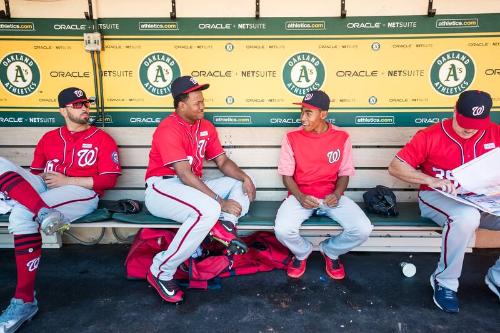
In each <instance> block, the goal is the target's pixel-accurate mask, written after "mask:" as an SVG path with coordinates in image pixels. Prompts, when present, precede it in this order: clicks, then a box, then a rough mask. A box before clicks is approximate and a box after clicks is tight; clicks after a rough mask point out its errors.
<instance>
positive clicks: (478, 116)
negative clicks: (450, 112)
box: [455, 90, 493, 129]
mask: <svg viewBox="0 0 500 333" xmlns="http://www.w3.org/2000/svg"><path fill="white" fill-rule="evenodd" d="M492 105H493V101H492V100H491V96H490V94H488V93H487V92H484V91H480V90H467V91H464V92H462V93H461V94H460V96H459V97H458V101H457V104H456V106H455V110H456V111H457V113H456V119H457V123H458V125H460V127H463V128H466V129H486V128H488V126H489V125H490V123H491V119H490V110H491V107H492Z"/></svg>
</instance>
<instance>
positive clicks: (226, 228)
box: [145, 76, 255, 303]
mask: <svg viewBox="0 0 500 333" xmlns="http://www.w3.org/2000/svg"><path fill="white" fill-rule="evenodd" d="M208 86H209V85H208V84H202V85H200V84H198V83H197V82H196V80H195V79H194V78H192V77H190V76H182V77H179V78H177V79H175V80H174V82H172V97H173V98H174V108H175V112H174V113H173V114H172V115H170V116H168V117H167V118H165V119H164V120H163V121H162V122H161V123H160V124H159V125H158V128H157V129H156V131H155V133H154V134H153V142H152V144H151V151H150V153H149V165H148V169H147V172H146V184H147V188H146V197H145V204H146V207H147V208H148V210H149V211H150V212H151V214H153V215H155V216H159V217H163V218H167V219H172V220H175V221H178V222H181V223H182V226H181V227H180V228H179V230H178V231H177V233H176V235H175V237H174V239H173V240H172V243H171V244H170V246H169V247H168V249H167V250H166V251H163V252H160V253H158V254H157V255H156V256H155V257H154V260H153V264H152V265H151V268H150V272H149V274H148V277H147V280H148V282H149V283H150V284H151V285H152V286H153V287H154V288H155V289H156V291H157V292H158V294H159V295H160V297H161V298H162V299H164V300H165V301H167V302H172V303H177V302H180V301H182V299H183V291H182V290H180V289H179V287H178V286H177V284H176V282H175V281H174V280H173V275H174V273H175V271H176V270H177V267H178V266H179V265H180V264H181V263H183V262H184V261H185V260H186V259H188V258H189V257H190V256H191V255H192V254H193V253H194V252H195V250H196V249H197V248H198V246H199V245H200V244H201V242H202V241H203V239H204V238H205V237H206V236H207V235H208V234H209V232H210V234H211V235H212V237H214V238H215V239H217V240H219V241H221V242H222V243H224V244H225V245H226V246H227V247H228V251H229V252H231V253H236V254H239V253H243V252H245V251H246V245H245V243H243V242H242V241H241V240H240V239H239V238H238V237H237V236H236V229H235V224H236V223H237V221H238V218H240V217H241V216H243V215H245V214H246V213H247V212H248V208H249V206H250V201H252V200H253V199H254V198H255V186H254V184H253V182H252V180H251V178H250V177H249V176H248V175H247V174H246V173H244V172H243V171H242V170H241V169H240V168H239V167H238V166H237V165H236V164H235V163H234V162H233V161H232V160H231V159H229V158H228V157H227V156H226V154H225V152H224V149H223V148H222V146H221V144H220V141H219V137H218V135H217V131H216V129H215V127H214V125H212V123H211V122H210V121H208V120H206V119H204V115H203V112H204V110H205V103H204V98H203V93H202V90H205V89H207V88H208ZM204 160H209V161H214V162H215V165H216V166H217V167H218V168H219V170H220V171H221V172H222V173H223V174H224V175H225V176H226V177H220V178H216V179H212V180H208V181H204V180H202V179H201V176H202V168H203V161H204ZM219 219H220V221H218V220H219Z"/></svg>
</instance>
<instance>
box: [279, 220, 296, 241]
mask: <svg viewBox="0 0 500 333" xmlns="http://www.w3.org/2000/svg"><path fill="white" fill-rule="evenodd" d="M298 233H299V230H298V229H294V228H292V227H290V225H287V223H276V224H275V226H274V234H275V235H276V238H278V239H287V238H290V237H292V236H295V235H297V234H298Z"/></svg>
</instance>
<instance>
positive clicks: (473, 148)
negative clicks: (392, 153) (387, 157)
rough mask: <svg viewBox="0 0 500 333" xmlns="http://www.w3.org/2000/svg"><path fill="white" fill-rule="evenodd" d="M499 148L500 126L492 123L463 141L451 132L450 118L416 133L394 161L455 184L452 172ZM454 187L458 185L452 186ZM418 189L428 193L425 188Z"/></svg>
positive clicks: (427, 188) (426, 187) (424, 186)
mask: <svg viewBox="0 0 500 333" xmlns="http://www.w3.org/2000/svg"><path fill="white" fill-rule="evenodd" d="M499 145H500V126H499V125H497V124H495V123H491V125H490V127H489V128H488V129H486V130H479V131H478V132H477V133H476V134H475V135H474V136H473V137H471V138H469V139H463V138H461V137H460V136H458V134H457V133H456V132H455V131H454V130H453V128H452V119H446V120H444V121H443V122H441V123H437V124H434V125H432V126H430V127H427V128H425V129H422V130H420V131H418V132H417V133H416V134H415V136H414V137H413V138H412V139H411V140H410V142H408V143H407V144H406V145H405V146H404V147H403V149H401V150H400V151H399V152H398V153H397V154H396V158H398V159H399V160H401V161H403V162H405V163H407V164H408V165H410V166H411V167H413V168H415V169H416V168H420V169H421V170H422V172H423V173H425V174H426V175H429V176H432V177H436V178H440V179H443V178H446V179H449V180H452V181H455V179H454V178H453V176H452V174H451V171H452V170H453V169H455V168H457V167H459V166H460V165H462V164H464V163H467V162H469V161H470V160H473V159H474V158H476V157H478V156H481V155H483V154H484V153H486V152H488V151H490V150H492V149H494V148H495V147H498V146H499ZM454 185H455V186H456V187H458V186H459V184H457V183H456V181H455V184H454ZM420 189H421V190H430V188H429V187H428V186H426V185H421V186H420Z"/></svg>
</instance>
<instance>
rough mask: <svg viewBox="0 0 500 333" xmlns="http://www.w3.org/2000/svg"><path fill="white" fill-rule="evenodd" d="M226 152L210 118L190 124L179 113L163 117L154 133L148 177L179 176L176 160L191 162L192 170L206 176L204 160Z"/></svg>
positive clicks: (198, 174)
mask: <svg viewBox="0 0 500 333" xmlns="http://www.w3.org/2000/svg"><path fill="white" fill-rule="evenodd" d="M221 154H224V149H222V146H221V144H220V141H219V136H218V135H217V131H216V129H215V126H214V125H213V124H212V123H211V122H210V121H208V120H206V119H201V120H198V121H196V122H195V123H194V124H190V123H188V122H187V121H185V120H184V119H182V118H181V117H179V116H178V115H177V113H173V114H171V115H170V116H168V117H167V118H165V119H163V120H162V122H161V123H160V124H159V125H158V128H157V129H156V130H155V132H154V134H153V142H152V143H151V151H150V152H149V164H148V170H147V171H146V179H148V178H149V177H152V176H169V175H175V170H174V168H173V166H172V165H173V163H175V162H179V161H188V162H189V164H190V165H191V171H192V172H193V174H195V175H196V176H198V177H201V176H202V169H203V160H204V159H206V160H212V159H214V158H216V157H217V156H219V155H221Z"/></svg>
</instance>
